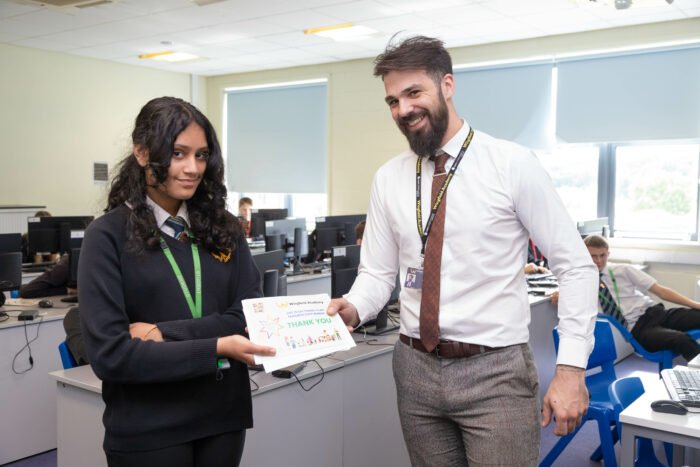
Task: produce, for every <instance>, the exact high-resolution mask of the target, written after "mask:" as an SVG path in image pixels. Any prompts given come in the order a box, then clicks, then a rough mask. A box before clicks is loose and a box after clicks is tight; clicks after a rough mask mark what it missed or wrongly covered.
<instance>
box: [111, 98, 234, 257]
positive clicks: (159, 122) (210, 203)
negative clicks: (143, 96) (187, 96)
mask: <svg viewBox="0 0 700 467" xmlns="http://www.w3.org/2000/svg"><path fill="white" fill-rule="evenodd" d="M191 123H196V124H197V125H199V126H200V127H201V128H202V129H203V130H204V134H205V135H206V137H207V145H208V147H209V157H208V159H207V168H206V170H205V171H204V175H203V177H202V181H201V182H200V184H199V186H198V187H197V191H196V192H195V193H194V195H193V196H192V198H190V199H188V200H187V211H188V215H189V220H190V230H191V232H192V233H193V234H194V237H195V242H196V243H197V244H198V245H199V246H202V247H203V248H205V249H206V250H208V251H211V252H219V251H223V250H225V249H227V248H231V249H233V248H234V246H235V239H237V238H238V237H240V236H241V235H242V234H243V229H242V228H241V225H240V223H239V222H238V221H237V220H236V219H235V218H234V217H233V215H232V214H231V213H229V212H228V211H227V210H226V187H225V186H224V183H223V180H224V163H223V159H222V155H221V148H220V147H219V142H218V140H217V138H216V132H215V131H214V127H212V125H211V123H210V122H209V120H208V119H207V118H206V117H205V116H204V115H203V114H202V113H201V112H200V111H199V110H197V108H196V107H195V106H193V105H192V104H190V103H188V102H185V101H183V100H182V99H178V98H176V97H159V98H156V99H152V100H151V101H149V102H148V103H147V104H146V105H145V106H143V108H142V109H141V111H140V112H139V114H138V116H137V117H136V123H135V125H134V131H133V133H132V134H131V137H132V140H133V143H134V144H135V145H140V146H142V147H144V148H145V149H146V150H147V151H148V165H147V167H150V169H151V170H152V172H153V175H154V177H155V179H156V183H157V184H161V183H163V182H164V181H165V180H166V179H167V177H168V168H169V167H170V158H171V157H172V155H173V147H174V144H175V140H176V139H177V136H178V135H179V134H180V133H181V132H182V131H183V130H184V129H185V128H187V126H188V125H190V124H191ZM146 187H147V184H146V172H145V168H144V167H141V166H140V165H139V164H138V162H137V160H136V157H135V156H134V153H133V152H132V153H130V154H129V155H128V156H127V157H125V158H124V159H123V160H122V161H121V162H120V163H119V165H118V173H117V175H116V176H115V177H114V179H113V180H112V185H111V187H110V191H109V197H108V200H107V208H106V209H105V212H106V211H110V210H112V209H115V208H117V207H119V206H121V205H123V204H125V203H129V205H130V206H131V225H132V228H131V229H128V233H127V240H126V250H127V251H129V252H132V253H136V254H139V253H141V252H143V251H144V249H149V250H150V249H155V248H158V245H159V239H158V236H157V235H155V232H157V231H158V227H157V225H156V219H155V216H154V215H153V212H152V211H151V209H150V208H149V207H148V205H146Z"/></svg>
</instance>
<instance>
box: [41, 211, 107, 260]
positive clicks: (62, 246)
mask: <svg viewBox="0 0 700 467" xmlns="http://www.w3.org/2000/svg"><path fill="white" fill-rule="evenodd" d="M93 219H94V218H93V217H92V216H72V217H59V216H56V217H29V218H27V254H28V255H29V256H33V255H35V254H37V253H41V254H48V253H59V254H63V253H67V252H69V251H70V249H71V248H78V247H80V244H81V243H82V241H83V234H84V232H85V228H86V227H87V226H88V224H89V223H90V222H92V220H93Z"/></svg>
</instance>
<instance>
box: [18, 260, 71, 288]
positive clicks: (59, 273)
mask: <svg viewBox="0 0 700 467" xmlns="http://www.w3.org/2000/svg"><path fill="white" fill-rule="evenodd" d="M69 282H70V256H69V255H67V254H65V255H63V257H61V260H60V261H59V262H58V263H57V264H56V266H54V267H53V268H51V269H49V270H48V271H45V272H44V273H43V274H42V275H40V276H39V277H37V278H36V279H34V280H32V281H31V282H28V283H26V284H24V285H22V286H21V287H20V288H19V296H20V297H21V298H39V297H49V296H51V295H66V294H68V295H76V294H77V293H78V290H77V289H75V288H73V287H69V285H71V284H69Z"/></svg>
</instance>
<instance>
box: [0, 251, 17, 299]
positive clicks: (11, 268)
mask: <svg viewBox="0 0 700 467" xmlns="http://www.w3.org/2000/svg"><path fill="white" fill-rule="evenodd" d="M20 285H22V253H21V252H20V251H14V252H10V253H0V306H2V305H4V304H5V294H4V293H3V292H9V291H11V290H18V289H19V287H20Z"/></svg>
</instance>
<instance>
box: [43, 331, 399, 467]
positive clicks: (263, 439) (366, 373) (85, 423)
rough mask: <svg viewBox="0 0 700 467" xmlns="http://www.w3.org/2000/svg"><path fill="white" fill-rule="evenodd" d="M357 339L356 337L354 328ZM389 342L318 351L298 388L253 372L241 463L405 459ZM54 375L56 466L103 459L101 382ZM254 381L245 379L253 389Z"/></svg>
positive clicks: (81, 374)
mask: <svg viewBox="0 0 700 467" xmlns="http://www.w3.org/2000/svg"><path fill="white" fill-rule="evenodd" d="M355 339H356V340H360V341H361V340H362V338H361V336H356V337H355ZM396 340H397V335H396V334H393V335H388V336H381V337H379V338H378V342H385V343H387V344H388V345H381V346H377V345H374V346H373V345H368V344H367V343H362V342H360V343H358V346H357V347H355V348H353V349H350V350H348V351H346V352H339V353H336V354H333V355H331V356H329V357H326V358H321V359H318V362H319V363H320V365H321V367H322V368H323V370H324V372H325V376H324V379H323V381H322V382H321V383H320V384H319V385H318V386H316V387H314V388H313V389H312V390H311V391H309V392H305V391H303V390H302V389H301V388H300V387H299V386H298V385H297V383H296V380H294V379H293V378H292V379H279V378H275V377H273V376H272V375H268V374H266V373H263V372H259V373H254V372H251V379H252V381H254V382H255V383H256V384H257V385H258V386H259V388H258V389H257V390H254V391H253V418H254V422H255V427H254V428H252V429H251V430H248V433H247V434H246V445H245V451H244V453H243V460H242V462H241V465H242V466H244V467H245V466H263V465H312V466H313V465H323V466H338V467H340V466H343V467H348V466H350V467H352V466H357V467H364V466H367V465H382V466H397V467H398V466H405V465H409V464H410V462H409V460H408V452H407V451H406V447H405V446H404V443H403V435H402V434H401V427H400V423H399V416H398V412H397V410H396V391H395V389H394V382H393V376H392V372H391V356H392V352H393V344H394V343H395V342H396ZM319 375H320V370H319V368H318V366H317V365H316V364H315V363H313V362H311V363H309V364H308V365H307V367H306V368H305V369H304V371H302V372H301V373H300V374H299V379H300V380H301V381H302V383H303V384H305V385H306V386H307V387H308V386H309V385H311V384H313V383H314V382H316V381H317V380H318V376H319ZM51 377H52V378H53V379H55V380H56V394H57V406H58V408H57V411H56V412H55V413H56V414H57V419H58V426H59V430H58V433H59V435H58V466H59V467H69V466H70V467H72V466H75V465H90V466H95V467H98V466H104V465H106V461H105V456H104V452H103V451H102V440H103V438H104V427H103V425H102V412H103V410H104V402H103V401H102V397H101V389H102V385H101V382H100V380H99V379H98V378H97V377H96V376H95V374H94V373H93V372H92V369H91V368H90V367H89V366H82V367H78V368H72V369H70V370H59V371H54V372H53V373H51ZM253 388H255V384H251V389H253Z"/></svg>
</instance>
